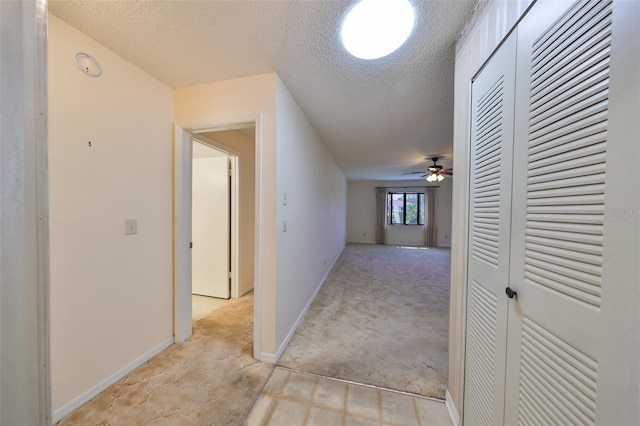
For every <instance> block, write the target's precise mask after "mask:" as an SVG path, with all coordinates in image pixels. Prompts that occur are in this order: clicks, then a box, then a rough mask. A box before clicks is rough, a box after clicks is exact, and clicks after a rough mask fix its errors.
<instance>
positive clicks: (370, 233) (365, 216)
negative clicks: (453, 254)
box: [347, 178, 453, 247]
mask: <svg viewBox="0 0 640 426" xmlns="http://www.w3.org/2000/svg"><path fill="white" fill-rule="evenodd" d="M452 180H453V179H452V178H446V179H445V180H443V181H442V182H438V183H437V184H431V183H427V182H426V181H425V180H424V179H421V180H405V181H368V180H367V181H357V180H356V181H349V182H348V185H347V188H348V197H347V200H348V201H347V241H349V242H350V243H375V241H376V192H375V188H376V187H386V188H398V189H397V190H398V191H403V190H405V189H406V190H407V191H412V190H416V189H418V188H416V187H419V188H424V187H425V186H437V187H438V191H437V193H438V195H437V197H438V199H437V212H436V214H437V219H436V220H437V223H438V234H437V237H438V247H449V246H450V241H451V187H452ZM387 241H388V243H389V244H407V245H423V243H424V227H422V226H389V227H388V228H387Z"/></svg>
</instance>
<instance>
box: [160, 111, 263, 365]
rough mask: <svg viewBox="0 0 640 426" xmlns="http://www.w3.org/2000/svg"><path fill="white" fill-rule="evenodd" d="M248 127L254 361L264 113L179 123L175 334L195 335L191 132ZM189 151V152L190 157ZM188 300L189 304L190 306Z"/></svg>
mask: <svg viewBox="0 0 640 426" xmlns="http://www.w3.org/2000/svg"><path fill="white" fill-rule="evenodd" d="M247 124H255V132H256V134H255V194H256V195H255V197H256V203H255V210H256V211H255V240H254V246H255V247H254V303H253V316H254V321H253V356H254V358H257V359H262V358H261V355H262V354H261V352H260V348H261V347H262V328H261V323H262V317H261V313H262V212H263V202H262V198H263V195H262V191H263V185H262V178H263V177H262V113H257V114H249V115H242V116H235V117H215V118H210V119H207V120H199V121H193V122H186V123H176V124H175V131H174V134H175V138H174V144H175V147H174V175H173V179H174V182H173V188H174V201H173V202H174V205H173V209H174V228H173V229H174V236H173V240H174V252H173V253H174V274H173V276H174V335H175V338H176V342H180V341H184V340H186V339H187V338H188V337H189V336H190V335H191V324H192V321H191V267H190V263H191V257H190V253H189V249H188V243H189V242H190V241H191V217H190V206H191V162H192V158H191V146H192V141H191V133H193V132H197V133H203V132H209V131H216V130H229V129H234V128H235V129H237V128H241V127H244V126H246V125H247ZM187 146H188V148H187ZM187 150H188V151H189V152H188V155H187ZM187 169H188V170H187ZM187 198H188V199H187ZM187 210H188V211H187ZM187 300H188V301H189V303H188V306H187ZM187 330H188V332H187Z"/></svg>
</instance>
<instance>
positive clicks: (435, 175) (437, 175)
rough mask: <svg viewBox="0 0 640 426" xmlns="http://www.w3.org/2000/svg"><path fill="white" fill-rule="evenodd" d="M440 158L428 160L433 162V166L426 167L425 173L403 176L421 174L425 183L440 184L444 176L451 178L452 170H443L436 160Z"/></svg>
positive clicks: (411, 173)
mask: <svg viewBox="0 0 640 426" xmlns="http://www.w3.org/2000/svg"><path fill="white" fill-rule="evenodd" d="M439 158H440V157H431V158H430V160H431V161H433V165H431V166H429V167H427V171H426V172H422V171H419V172H409V173H403V174H405V175H415V174H422V176H420V177H422V178H425V179H426V180H427V182H441V181H443V180H444V178H445V176H453V169H444V168H443V167H442V166H441V165H439V164H438V159H439Z"/></svg>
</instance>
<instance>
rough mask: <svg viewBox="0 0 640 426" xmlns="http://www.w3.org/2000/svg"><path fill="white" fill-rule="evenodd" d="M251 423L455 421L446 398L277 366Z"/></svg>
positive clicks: (329, 425)
mask: <svg viewBox="0 0 640 426" xmlns="http://www.w3.org/2000/svg"><path fill="white" fill-rule="evenodd" d="M244 425H245V426H257V425H260V426H280V425H283V426H284V425H286V426H312V425H322V426H332V425H345V426H346V425H363V426H365V425H389V426H391V425H394V426H397V425H401V426H411V425H419V426H422V425H451V421H450V420H449V414H448V412H447V409H446V407H445V405H444V403H443V402H439V401H435V400H430V399H426V398H419V397H413V396H409V395H404V394H400V393H396V392H390V391H385V390H381V389H376V388H371V387H366V386H361V385H356V384H352V383H345V382H342V381H338V380H333V379H327V378H323V377H318V376H314V375H310V374H303V373H298V372H294V371H290V370H286V369H283V368H280V367H276V368H275V369H274V371H273V373H272V374H271V377H269V380H268V381H267V383H266V385H265V387H264V389H263V391H262V393H261V394H260V396H259V397H258V399H257V400H256V402H255V404H254V406H253V408H252V410H251V412H250V413H249V415H248V416H247V419H246V421H245V423H244Z"/></svg>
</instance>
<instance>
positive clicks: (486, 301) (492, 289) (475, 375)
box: [464, 35, 516, 424]
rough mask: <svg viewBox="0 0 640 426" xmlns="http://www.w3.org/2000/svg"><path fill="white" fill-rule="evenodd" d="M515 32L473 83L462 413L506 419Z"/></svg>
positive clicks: (480, 420)
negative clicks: (506, 292)
mask: <svg viewBox="0 0 640 426" xmlns="http://www.w3.org/2000/svg"><path fill="white" fill-rule="evenodd" d="M515 42H516V39H515V36H513V35H512V36H511V37H509V38H508V39H507V40H506V41H505V43H504V44H503V45H502V47H501V48H500V49H499V50H498V51H497V52H496V54H495V55H494V57H493V58H492V59H491V61H490V62H489V63H488V64H487V65H486V67H485V68H484V69H483V70H482V71H481V72H480V73H479V74H478V76H477V77H476V79H474V81H473V85H472V95H471V101H472V112H471V117H472V126H471V132H472V135H471V164H470V166H471V170H470V177H471V181H470V189H471V191H470V200H469V202H470V215H469V221H470V223H469V274H468V277H469V278H468V279H469V281H468V299H467V312H468V314H467V346H466V348H467V353H466V378H465V399H464V400H465V404H464V418H465V419H468V420H469V422H470V423H473V424H501V423H502V422H503V415H504V383H505V362H506V338H507V322H506V318H507V307H508V299H507V297H506V295H505V287H507V285H508V278H509V255H510V252H509V234H510V227H511V225H510V224H511V165H512V150H513V98H514V90H515V47H516V43H515Z"/></svg>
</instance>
